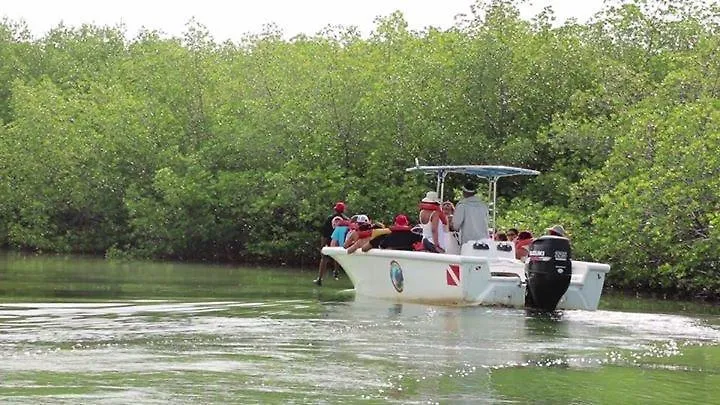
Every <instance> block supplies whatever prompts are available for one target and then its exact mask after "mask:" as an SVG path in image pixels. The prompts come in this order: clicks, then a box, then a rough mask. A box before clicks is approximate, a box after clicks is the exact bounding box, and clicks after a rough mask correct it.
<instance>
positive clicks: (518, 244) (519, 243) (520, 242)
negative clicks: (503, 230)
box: [515, 238, 533, 260]
mask: <svg viewBox="0 0 720 405" xmlns="http://www.w3.org/2000/svg"><path fill="white" fill-rule="evenodd" d="M532 241H533V240H532V238H530V239H515V258H516V259H518V260H519V259H520V258H521V257H523V256H527V250H525V251H524V252H523V250H524V249H521V248H523V247H526V246H529V245H530V244H531V243H532ZM523 253H525V254H523Z"/></svg>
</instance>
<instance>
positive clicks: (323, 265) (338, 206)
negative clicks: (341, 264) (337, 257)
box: [313, 201, 347, 286]
mask: <svg viewBox="0 0 720 405" xmlns="http://www.w3.org/2000/svg"><path fill="white" fill-rule="evenodd" d="M335 217H341V218H343V219H347V216H346V215H345V203H344V202H343V201H338V202H336V203H335V206H334V207H333V213H332V214H331V215H330V216H328V217H327V218H326V219H325V221H324V222H323V224H322V226H321V227H320V249H322V248H324V247H325V246H330V241H331V238H332V233H333V230H334V229H333V219H334V218H335ZM329 261H330V257H329V256H325V255H324V254H322V253H320V264H319V266H318V276H317V278H316V279H315V280H313V283H315V284H317V285H318V286H322V279H323V276H324V275H325V271H326V270H327V265H328V262H329ZM332 262H333V275H334V276H335V278H337V277H338V269H337V262H335V261H334V260H333V261H332Z"/></svg>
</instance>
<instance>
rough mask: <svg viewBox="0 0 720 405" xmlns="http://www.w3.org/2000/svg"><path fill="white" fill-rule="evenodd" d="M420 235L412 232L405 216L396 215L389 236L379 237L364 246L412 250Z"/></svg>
mask: <svg viewBox="0 0 720 405" xmlns="http://www.w3.org/2000/svg"><path fill="white" fill-rule="evenodd" d="M421 240H422V235H420V234H417V233H414V232H412V227H411V226H410V220H409V219H408V217H407V215H405V214H398V215H397V216H396V217H395V222H394V223H393V224H392V225H390V234H387V235H382V236H379V237H377V238H375V239H373V240H371V241H370V243H369V244H368V245H367V246H366V248H367V250H369V249H371V248H380V249H396V250H413V244H415V243H416V242H420V241H421Z"/></svg>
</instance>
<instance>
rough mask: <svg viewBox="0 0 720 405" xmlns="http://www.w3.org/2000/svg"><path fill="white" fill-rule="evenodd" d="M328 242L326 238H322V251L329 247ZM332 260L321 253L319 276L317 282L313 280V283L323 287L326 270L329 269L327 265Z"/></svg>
mask: <svg viewBox="0 0 720 405" xmlns="http://www.w3.org/2000/svg"><path fill="white" fill-rule="evenodd" d="M328 242H329V241H328V240H327V238H325V237H322V238H321V239H320V249H322V248H323V247H325V246H327V245H328ZM328 260H330V258H329V257H328V256H325V255H324V254H322V253H320V264H318V276H317V278H316V279H315V280H313V283H315V284H317V285H322V278H323V276H324V275H325V270H326V269H327V263H328Z"/></svg>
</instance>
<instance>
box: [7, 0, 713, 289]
mask: <svg viewBox="0 0 720 405" xmlns="http://www.w3.org/2000/svg"><path fill="white" fill-rule="evenodd" d="M719 16H720V10H719V9H718V8H717V7H716V6H706V5H704V3H702V2H698V3H690V2H686V3H683V4H682V5H672V4H666V3H660V2H647V1H641V0H637V1H634V2H630V3H625V4H620V5H617V6H607V7H606V9H605V10H604V11H603V12H602V13H600V14H598V15H597V16H596V17H595V18H594V19H593V20H592V21H591V22H589V23H586V24H578V23H576V22H573V21H571V22H568V23H565V24H564V25H562V26H557V25H555V24H553V15H552V11H551V10H546V11H545V12H543V13H542V14H540V15H538V16H536V17H535V18H534V19H533V20H532V21H526V20H523V19H521V18H520V16H519V13H518V10H517V8H516V6H515V5H514V4H513V2H512V1H493V2H490V3H485V2H483V3H478V4H477V7H476V8H475V9H474V13H473V14H471V15H469V16H468V17H467V19H466V20H465V21H463V22H460V23H458V26H456V27H455V28H453V29H449V30H446V31H439V30H435V29H428V30H425V31H422V32H413V31H409V30H408V29H407V24H406V22H405V20H404V18H403V16H402V15H401V14H399V13H396V14H392V15H389V16H386V17H383V18H381V19H379V20H378V21H377V23H376V28H375V30H374V32H373V33H372V34H371V35H370V36H369V37H363V36H361V35H359V34H358V32H357V30H355V29H353V28H347V27H329V28H328V29H327V30H326V31H325V32H322V33H320V34H318V35H316V36H299V37H295V38H292V39H290V40H287V39H284V38H283V36H282V33H281V32H280V31H279V30H278V29H277V28H275V27H272V26H270V27H268V28H267V29H266V31H265V32H263V33H261V34H257V35H252V36H248V37H247V38H245V40H243V41H241V42H240V43H233V42H223V43H217V42H216V41H215V40H214V39H213V38H212V37H211V36H210V35H209V33H208V32H207V30H206V29H205V28H204V27H203V26H202V25H201V24H199V23H197V22H194V21H191V22H190V23H189V24H188V29H187V32H186V35H185V36H184V37H183V38H166V37H163V36H162V35H160V34H159V33H157V32H153V31H147V32H143V33H141V34H140V35H138V36H137V37H136V38H134V39H127V38H126V37H125V35H124V31H123V29H122V28H110V27H96V26H83V27H75V28H73V27H65V26H62V25H61V26H58V27H56V28H55V29H54V30H52V31H51V32H50V33H48V34H47V35H45V36H43V37H42V38H34V37H32V36H31V35H30V33H29V32H28V30H27V28H26V26H25V25H24V24H23V23H22V22H14V21H8V20H5V21H3V22H2V23H1V24H0V121H1V124H2V125H0V244H2V245H5V246H7V247H10V248H17V249H31V250H36V251H42V252H82V253H94V254H109V255H112V256H117V255H126V254H130V255H136V256H144V257H154V258H173V259H190V260H223V261H226V260H227V261H244V260H268V259H272V260H282V261H289V262H296V263H297V262H302V261H306V262H310V261H315V260H316V259H317V257H316V256H317V251H316V245H317V239H318V238H317V233H316V229H317V227H318V226H319V223H320V222H321V221H322V220H323V218H324V217H325V216H326V215H328V214H329V210H330V207H331V206H332V203H334V202H335V201H336V200H339V199H342V200H346V201H347V202H348V206H349V210H350V211H351V212H353V213H356V212H363V213H368V214H370V215H371V216H373V217H375V218H378V219H380V220H384V221H388V220H389V219H390V218H391V217H392V216H393V214H395V213H397V212H412V211H415V207H416V203H417V201H418V200H419V198H420V197H421V196H422V195H423V192H424V191H425V190H427V189H428V187H430V186H431V185H432V184H433V180H432V179H429V178H423V177H422V176H419V175H411V174H407V173H405V171H404V168H405V167H408V166H410V165H412V164H413V162H414V158H416V157H417V158H419V159H420V161H421V162H422V163H423V164H505V165H515V166H521V167H527V168H533V169H537V170H540V171H541V172H543V174H542V175H541V176H538V177H537V178H533V179H513V180H509V181H505V182H504V183H502V184H501V190H500V191H501V194H502V195H503V196H504V199H503V200H502V201H500V212H501V214H502V217H501V218H499V224H500V225H501V226H504V227H509V226H516V227H519V228H529V229H532V230H533V231H535V232H538V231H542V229H543V228H544V227H546V226H549V225H551V224H552V223H555V222H560V223H563V224H564V225H565V226H566V228H567V229H569V231H570V233H571V235H572V237H573V243H574V246H575V251H576V256H579V257H584V258H586V259H594V260H600V261H607V262H610V263H611V264H612V265H613V271H612V273H611V274H610V277H609V283H610V284H612V285H615V286H619V287H626V288H639V289H652V290H657V291H663V292H668V293H681V294H690V295H695V296H706V297H718V296H720V272H719V269H718V268H719V267H720V191H718V190H720V155H718V150H719V149H720V54H718V51H717V50H718V49H720V31H719V28H720V19H719ZM463 180H464V179H454V180H453V181H454V182H453V183H451V184H450V186H451V187H452V186H457V185H458V184H459V182H461V181H463Z"/></svg>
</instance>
